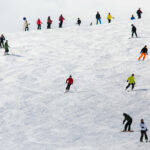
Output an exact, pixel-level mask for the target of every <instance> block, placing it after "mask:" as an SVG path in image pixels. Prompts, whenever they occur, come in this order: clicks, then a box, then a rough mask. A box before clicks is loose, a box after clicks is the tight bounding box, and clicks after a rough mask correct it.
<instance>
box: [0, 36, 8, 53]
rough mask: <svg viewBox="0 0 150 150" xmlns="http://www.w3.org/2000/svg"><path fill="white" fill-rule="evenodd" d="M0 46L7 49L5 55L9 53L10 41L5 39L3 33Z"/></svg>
mask: <svg viewBox="0 0 150 150" xmlns="http://www.w3.org/2000/svg"><path fill="white" fill-rule="evenodd" d="M0 48H4V49H5V52H4V55H8V52H9V45H8V41H7V40H5V37H4V35H3V34H2V35H1V36H0Z"/></svg>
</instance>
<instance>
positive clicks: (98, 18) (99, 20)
mask: <svg viewBox="0 0 150 150" xmlns="http://www.w3.org/2000/svg"><path fill="white" fill-rule="evenodd" d="M96 19H97V22H96V24H98V22H99V23H100V24H101V16H100V14H99V12H97V14H96Z"/></svg>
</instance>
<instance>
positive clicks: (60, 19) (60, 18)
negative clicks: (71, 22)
mask: <svg viewBox="0 0 150 150" xmlns="http://www.w3.org/2000/svg"><path fill="white" fill-rule="evenodd" d="M64 20H65V18H64V17H63V16H62V14H61V15H60V17H59V28H62V25H63V21H64Z"/></svg>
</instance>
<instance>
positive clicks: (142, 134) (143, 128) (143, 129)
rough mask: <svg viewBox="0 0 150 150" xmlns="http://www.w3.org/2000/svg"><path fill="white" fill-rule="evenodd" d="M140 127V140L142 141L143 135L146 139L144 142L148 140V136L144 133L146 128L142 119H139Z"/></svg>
mask: <svg viewBox="0 0 150 150" xmlns="http://www.w3.org/2000/svg"><path fill="white" fill-rule="evenodd" d="M140 128H141V137H140V142H143V136H145V140H146V142H148V136H147V134H146V132H147V130H148V129H147V127H146V125H145V123H144V119H141V123H140Z"/></svg>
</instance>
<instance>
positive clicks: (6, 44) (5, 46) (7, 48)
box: [4, 40, 9, 55]
mask: <svg viewBox="0 0 150 150" xmlns="http://www.w3.org/2000/svg"><path fill="white" fill-rule="evenodd" d="M4 48H5V52H4V55H8V52H9V45H8V41H7V40H6V42H5V45H4Z"/></svg>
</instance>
